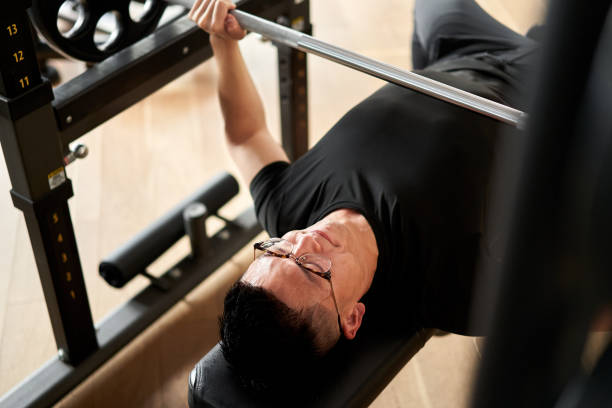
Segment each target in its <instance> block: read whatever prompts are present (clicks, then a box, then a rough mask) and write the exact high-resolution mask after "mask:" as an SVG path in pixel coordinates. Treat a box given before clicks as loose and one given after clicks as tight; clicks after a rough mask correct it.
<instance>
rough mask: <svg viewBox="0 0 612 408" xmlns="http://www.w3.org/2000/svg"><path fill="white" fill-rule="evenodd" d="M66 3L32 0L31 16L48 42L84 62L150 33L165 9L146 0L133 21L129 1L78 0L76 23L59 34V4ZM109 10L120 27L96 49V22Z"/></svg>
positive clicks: (158, 0)
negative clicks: (141, 14)
mask: <svg viewBox="0 0 612 408" xmlns="http://www.w3.org/2000/svg"><path fill="white" fill-rule="evenodd" d="M65 2H66V0H33V1H32V8H31V9H30V10H29V12H30V17H31V18H32V21H33V22H34V25H35V26H36V28H37V30H38V31H39V33H40V34H42V35H43V36H44V37H45V39H46V40H47V41H48V42H49V45H51V46H52V47H53V48H55V49H56V50H57V51H59V52H61V53H63V54H64V55H67V56H69V57H72V58H76V59H79V60H83V61H87V62H99V61H102V60H103V59H105V58H106V57H108V56H109V55H112V54H114V53H115V52H117V51H119V50H121V49H123V48H125V47H127V46H128V45H131V44H133V43H135V42H136V41H138V40H140V39H141V38H143V37H145V36H147V35H148V34H150V33H151V32H153V31H154V30H155V28H156V27H157V24H158V23H159V20H160V18H161V16H162V14H163V12H164V10H165V8H166V3H165V2H164V1H162V0H149V1H148V2H147V3H148V4H147V11H146V12H145V14H144V15H143V16H142V18H141V19H140V20H139V21H138V22H136V21H133V20H132V19H131V17H130V12H129V5H130V0H79V3H80V5H81V6H82V8H83V13H81V15H80V17H79V21H77V23H76V24H75V26H74V27H73V28H72V29H71V30H70V31H69V32H68V33H65V34H62V33H61V32H60V31H59V29H58V26H57V20H58V14H59V10H60V7H61V6H62V4H64V3H65ZM108 12H113V13H115V15H116V16H117V18H118V23H119V29H118V30H116V31H115V33H113V34H111V36H110V40H109V41H108V43H107V46H105V47H100V48H99V47H98V45H96V43H95V41H94V34H95V32H96V26H97V24H98V21H99V20H100V18H101V17H102V16H103V15H104V14H106V13H108ZM101 48H102V49H101Z"/></svg>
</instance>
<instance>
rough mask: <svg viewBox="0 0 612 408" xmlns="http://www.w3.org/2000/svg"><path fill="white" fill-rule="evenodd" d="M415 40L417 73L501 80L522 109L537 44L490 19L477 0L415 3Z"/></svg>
mask: <svg viewBox="0 0 612 408" xmlns="http://www.w3.org/2000/svg"><path fill="white" fill-rule="evenodd" d="M414 26H415V29H414V35H413V39H412V63H413V69H415V70H423V69H424V70H432V71H442V72H457V71H462V70H469V71H472V72H475V73H477V75H478V76H479V78H480V79H481V80H482V81H490V80H494V81H498V82H499V84H500V85H499V87H500V88H502V89H503V93H504V95H503V97H504V98H503V99H504V100H505V101H506V102H507V103H508V104H510V105H512V106H515V107H517V108H519V109H524V106H525V97H524V91H525V88H526V85H525V84H526V83H528V81H529V79H530V77H531V76H532V75H533V71H534V69H535V66H536V64H537V61H536V57H537V53H536V51H537V49H538V46H539V44H538V42H537V41H535V40H534V39H532V38H528V37H526V36H524V35H521V34H518V33H516V32H515V31H512V30H511V29H509V28H508V27H506V26H504V25H503V24H501V23H500V22H499V21H497V20H495V19H494V18H493V17H491V16H490V15H489V14H487V13H486V12H485V11H484V10H483V9H482V8H481V7H480V6H478V4H476V2H475V1H474V0H416V4H415V11H414Z"/></svg>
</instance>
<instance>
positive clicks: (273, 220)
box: [251, 72, 500, 333]
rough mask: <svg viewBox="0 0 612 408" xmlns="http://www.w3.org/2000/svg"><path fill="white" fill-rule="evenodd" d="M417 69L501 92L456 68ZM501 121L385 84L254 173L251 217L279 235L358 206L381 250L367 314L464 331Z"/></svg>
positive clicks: (368, 318) (368, 320) (475, 89)
mask: <svg viewBox="0 0 612 408" xmlns="http://www.w3.org/2000/svg"><path fill="white" fill-rule="evenodd" d="M421 74H424V75H427V76H429V77H433V78H434V79H437V80H441V81H443V82H446V83H449V84H451V85H453V86H456V87H460V88H463V89H465V90H467V91H469V92H472V93H477V94H480V95H482V96H485V97H489V98H491V99H497V98H496V95H495V94H494V93H492V92H491V91H490V90H489V89H488V88H487V87H485V86H481V84H479V83H477V82H473V81H466V80H465V79H464V78H462V77H459V76H454V75H451V74H446V73H440V72H435V73H433V72H421ZM499 127H500V124H499V123H498V122H496V121H494V120H492V119H489V118H486V117H484V116H481V115H478V114H475V113H473V112H469V111H467V110H466V109H462V108H459V107H456V106H453V105H451V104H448V103H445V102H442V101H439V100H436V99H434V98H431V97H428V96H425V95H422V94H419V93H416V92H414V91H410V90H407V89H405V88H401V87H398V86H395V85H386V86H384V87H383V88H381V89H380V90H379V91H377V92H376V93H374V94H373V95H371V96H370V97H368V98H367V99H365V100H364V101H363V102H361V103H360V104H359V105H357V106H356V107H355V108H353V109H352V110H350V111H349V112H348V113H347V114H346V115H345V116H344V117H343V118H342V119H341V120H340V121H339V122H338V123H337V124H336V125H335V126H334V127H333V128H332V129H331V130H330V131H329V132H328V133H327V134H326V135H325V136H324V137H323V138H322V139H321V140H320V141H319V142H318V143H317V144H316V145H315V146H314V147H313V148H312V149H311V150H310V151H309V152H308V153H306V154H305V155H304V156H303V157H301V158H300V159H298V160H297V161H296V162H295V163H293V164H288V163H285V162H276V163H272V164H270V165H268V166H266V167H265V168H263V169H262V170H261V171H260V172H259V173H258V174H257V175H256V177H255V178H254V179H253V181H252V183H251V194H252V196H253V198H254V201H255V209H256V213H257V216H258V218H259V221H260V222H261V223H262V225H263V226H264V228H265V229H266V230H267V231H268V233H269V234H270V235H271V236H282V235H283V234H285V233H286V232H288V231H290V230H294V229H303V228H306V227H308V226H310V225H312V224H313V223H315V222H317V221H319V220H320V219H322V218H323V217H325V216H326V215H327V214H329V213H330V212H332V211H334V210H337V209H340V208H348V209H353V210H356V211H358V212H360V213H362V214H363V215H364V216H365V217H366V219H367V220H368V222H369V223H370V225H371V227H372V229H373V231H374V233H375V236H376V241H377V244H378V250H379V259H378V267H377V270H376V273H375V275H374V280H373V282H372V286H371V287H370V290H369V291H368V293H367V294H366V295H365V296H364V298H363V299H362V301H363V302H364V304H365V305H366V314H365V316H364V323H363V324H364V325H368V324H372V323H373V322H374V321H379V322H383V321H384V322H387V323H388V322H392V323H393V324H394V325H400V326H404V327H408V328H417V327H438V328H441V329H445V330H451V331H455V332H460V333H461V332H464V330H465V328H466V318H467V314H468V313H467V312H468V308H469V300H470V296H471V287H472V283H473V275H474V270H475V263H476V258H477V254H478V247H479V239H480V237H481V232H482V220H483V212H484V205H485V196H486V190H487V184H488V179H489V173H490V166H491V162H492V158H493V152H494V145H495V140H496V134H497V130H498V128H499Z"/></svg>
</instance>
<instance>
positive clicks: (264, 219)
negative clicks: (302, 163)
mask: <svg viewBox="0 0 612 408" xmlns="http://www.w3.org/2000/svg"><path fill="white" fill-rule="evenodd" d="M289 166H290V165H289V163H287V162H284V161H277V162H273V163H270V164H268V165H267V166H265V167H264V168H262V169H261V170H260V171H259V172H258V173H257V174H256V175H255V177H254V178H253V181H251V185H250V191H251V197H253V202H254V203H255V214H256V215H257V219H258V220H259V222H260V223H261V225H262V226H263V227H264V229H265V230H266V231H268V233H269V234H270V235H271V236H276V235H278V231H277V220H278V211H279V208H278V206H279V205H280V201H281V199H280V197H279V193H278V191H280V189H281V188H282V183H281V180H282V179H283V175H284V173H285V171H286V170H287V169H288V168H289Z"/></svg>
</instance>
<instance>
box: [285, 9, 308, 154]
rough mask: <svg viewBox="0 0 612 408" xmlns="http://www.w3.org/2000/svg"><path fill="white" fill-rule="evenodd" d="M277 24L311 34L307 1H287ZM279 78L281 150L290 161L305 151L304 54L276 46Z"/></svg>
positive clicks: (306, 123) (305, 82)
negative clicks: (285, 9) (287, 4)
mask: <svg viewBox="0 0 612 408" xmlns="http://www.w3.org/2000/svg"><path fill="white" fill-rule="evenodd" d="M289 3H290V4H289V7H288V9H287V14H286V16H283V17H282V18H281V21H279V23H282V24H284V25H288V26H290V27H291V28H293V29H295V30H298V31H301V32H303V33H306V34H312V25H311V24H310V1H309V0H304V1H302V2H299V3H298V2H295V1H293V0H290V1H289ZM278 79H279V92H280V109H281V131H282V143H283V147H284V148H285V151H286V153H287V155H288V156H289V159H290V160H291V161H294V160H296V159H297V158H299V157H300V156H302V155H303V154H304V153H306V152H307V151H308V71H307V64H306V54H305V53H304V52H301V51H297V50H295V49H292V48H289V47H287V46H281V45H279V46H278Z"/></svg>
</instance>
